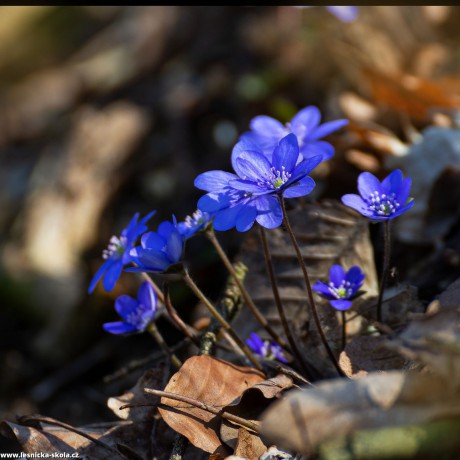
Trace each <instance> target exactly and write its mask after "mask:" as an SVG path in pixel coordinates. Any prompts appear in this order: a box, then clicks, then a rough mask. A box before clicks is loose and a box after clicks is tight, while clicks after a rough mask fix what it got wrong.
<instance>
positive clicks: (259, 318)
mask: <svg viewBox="0 0 460 460" xmlns="http://www.w3.org/2000/svg"><path fill="white" fill-rule="evenodd" d="M206 235H207V237H208V238H209V240H210V241H211V243H212V245H213V246H214V248H215V250H216V252H217V254H219V257H220V258H221V260H222V262H223V263H224V265H225V268H226V269H227V270H228V272H229V273H230V275H232V277H233V279H234V280H235V283H236V285H237V286H238V288H239V290H240V291H241V295H242V296H243V299H244V301H245V303H246V305H247V306H248V307H249V310H251V313H252V314H253V315H254V317H255V318H256V320H257V321H258V322H259V324H260V325H261V326H262V327H263V328H264V329H265V330H266V331H267V332H268V333H269V334H270V336H271V337H272V338H273V340H274V341H275V342H276V343H278V345H280V346H281V347H283V348H284V349H286V350H289V345H288V344H287V343H286V341H285V340H284V339H283V338H282V337H280V336H279V335H278V334H277V333H276V331H275V330H274V329H273V328H272V327H271V326H270V324H269V323H268V321H267V319H266V318H265V316H264V315H263V314H262V313H261V312H260V310H259V309H258V308H257V306H256V305H255V303H254V301H253V300H252V298H251V296H250V295H249V292H248V291H247V289H246V288H245V287H244V284H243V283H242V282H241V281H240V279H239V278H238V276H237V275H236V273H235V268H234V267H233V264H232V263H231V262H230V260H229V258H228V257H227V254H226V253H225V251H224V250H223V248H222V246H221V245H220V243H219V240H218V239H217V237H216V234H215V233H214V229H213V228H212V227H211V228H210V229H209V230H208V231H207V232H206ZM291 348H292V344H291Z"/></svg>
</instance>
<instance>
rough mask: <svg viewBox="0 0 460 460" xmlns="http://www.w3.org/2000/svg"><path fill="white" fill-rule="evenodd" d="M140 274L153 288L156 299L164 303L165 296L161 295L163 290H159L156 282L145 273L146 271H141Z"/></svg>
mask: <svg viewBox="0 0 460 460" xmlns="http://www.w3.org/2000/svg"><path fill="white" fill-rule="evenodd" d="M141 275H142V278H144V279H145V281H147V283H149V284H150V286H152V287H153V290H154V291H155V294H156V295H157V297H158V300H159V301H160V302H161V303H163V304H164V303H165V298H164V296H163V292H162V291H161V289H160V288H159V287H158V285H157V283H155V281H153V279H152V278H150V276H149V275H148V274H147V273H146V272H142V273H141Z"/></svg>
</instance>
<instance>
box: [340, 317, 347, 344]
mask: <svg viewBox="0 0 460 460" xmlns="http://www.w3.org/2000/svg"><path fill="white" fill-rule="evenodd" d="M340 313H341V314H342V315H341V316H342V351H343V350H345V346H346V344H347V318H346V316H345V312H344V311H341V312H340Z"/></svg>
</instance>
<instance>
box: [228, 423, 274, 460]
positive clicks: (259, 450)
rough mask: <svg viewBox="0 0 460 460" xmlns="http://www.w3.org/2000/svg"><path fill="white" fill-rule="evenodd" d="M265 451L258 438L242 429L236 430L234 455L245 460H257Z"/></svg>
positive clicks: (265, 448) (265, 447)
mask: <svg viewBox="0 0 460 460" xmlns="http://www.w3.org/2000/svg"><path fill="white" fill-rule="evenodd" d="M266 451H267V446H266V445H265V444H264V443H263V442H262V440H261V439H260V437H259V436H255V435H254V434H253V433H250V432H249V431H247V430H245V429H244V428H242V427H240V428H239V429H238V439H237V441H236V446H235V455H237V456H239V457H243V458H247V459H248V460H257V459H258V458H259V457H260V456H261V455H262V454H263V453H264V452H266Z"/></svg>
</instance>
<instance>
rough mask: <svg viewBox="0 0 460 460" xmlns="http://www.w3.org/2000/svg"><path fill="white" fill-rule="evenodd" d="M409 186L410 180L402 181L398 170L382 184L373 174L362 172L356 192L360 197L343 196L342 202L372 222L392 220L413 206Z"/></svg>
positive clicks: (408, 178)
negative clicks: (357, 191)
mask: <svg viewBox="0 0 460 460" xmlns="http://www.w3.org/2000/svg"><path fill="white" fill-rule="evenodd" d="M411 184H412V180H411V178H410V177H406V178H405V179H403V174H402V172H401V170H399V169H396V170H395V171H393V172H392V173H391V174H389V175H388V176H387V177H386V178H385V179H384V180H383V181H382V182H380V181H379V180H378V179H377V178H376V177H375V176H374V175H373V174H371V173H369V172H364V173H361V174H360V175H359V177H358V190H359V193H360V195H361V196H359V195H356V194H348V195H344V196H343V197H342V202H343V204H345V205H347V206H349V207H350V208H353V209H356V211H358V212H359V213H361V214H362V215H363V216H364V217H368V218H369V219H371V220H372V221H373V222H380V221H385V220H390V219H394V218H395V217H398V216H399V215H401V214H402V213H404V212H406V211H407V210H408V209H410V208H411V207H412V205H413V204H414V200H413V199H412V198H409V192H410V187H411Z"/></svg>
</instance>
